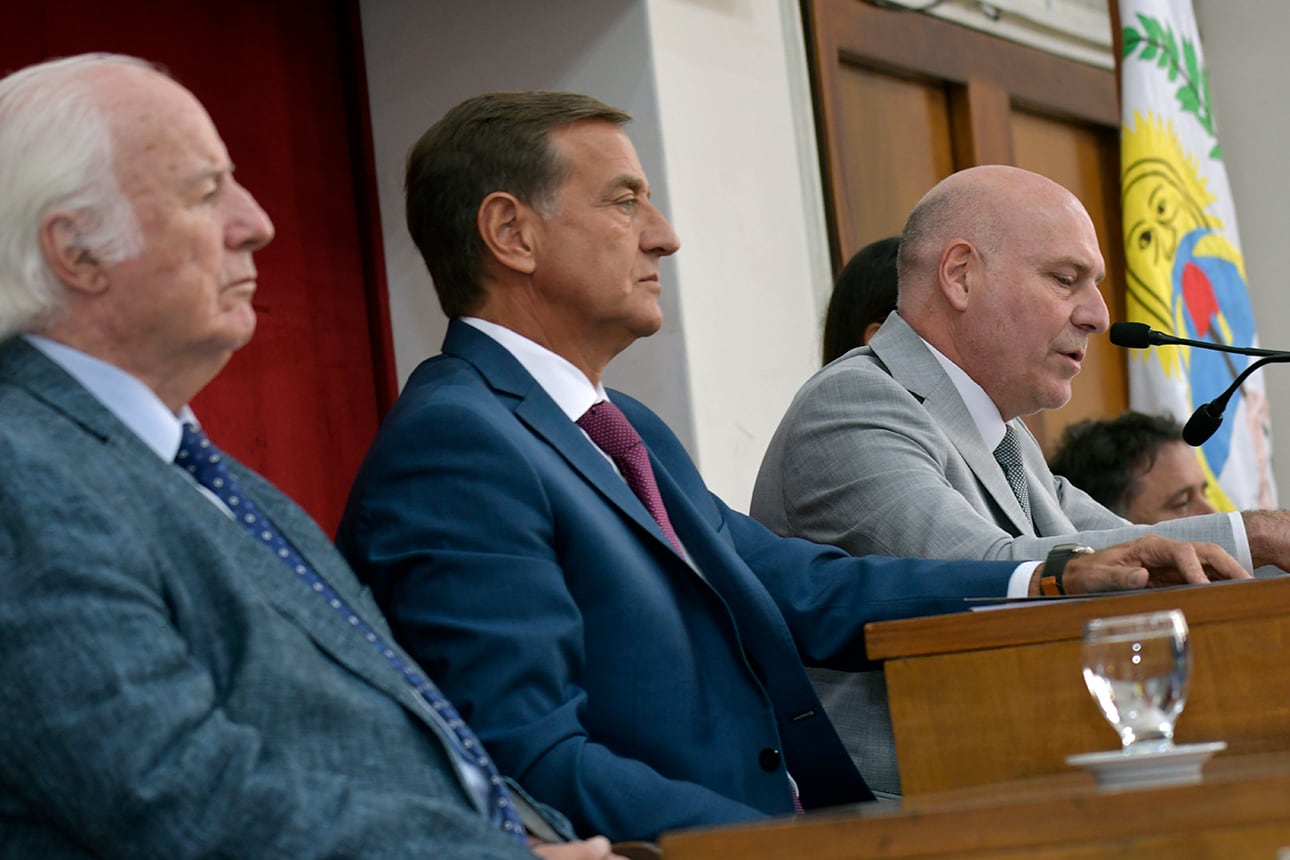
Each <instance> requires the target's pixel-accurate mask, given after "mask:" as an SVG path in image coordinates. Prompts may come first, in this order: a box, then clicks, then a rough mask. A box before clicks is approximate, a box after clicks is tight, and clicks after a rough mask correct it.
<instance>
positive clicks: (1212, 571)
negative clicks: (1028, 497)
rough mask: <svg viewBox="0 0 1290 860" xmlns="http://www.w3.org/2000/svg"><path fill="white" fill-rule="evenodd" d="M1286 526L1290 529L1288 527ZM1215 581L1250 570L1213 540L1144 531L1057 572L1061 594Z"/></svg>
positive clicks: (1034, 590)
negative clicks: (1188, 539) (1189, 539)
mask: <svg viewBox="0 0 1290 860" xmlns="http://www.w3.org/2000/svg"><path fill="white" fill-rule="evenodd" d="M1287 530H1288V532H1290V526H1288V527H1287ZM1043 574H1044V566H1043V565H1042V564H1041V565H1040V566H1039V567H1038V569H1036V570H1035V573H1034V575H1033V576H1032V577H1031V578H1030V593H1031V595H1037V594H1039V580H1040V578H1041V577H1042V576H1043ZM1216 579H1250V573H1249V571H1247V570H1246V569H1245V568H1243V567H1241V566H1240V565H1239V564H1238V563H1237V562H1236V559H1234V558H1232V557H1231V556H1230V555H1228V554H1227V552H1226V551H1225V550H1224V549H1223V548H1222V547H1220V546H1218V545H1217V544H1212V543H1181V542H1179V541H1174V540H1169V539H1168V538H1163V537H1160V536H1159V535H1148V536H1146V537H1141V538H1138V539H1137V540H1133V541H1129V542H1128V543H1122V544H1117V545H1115V546H1113V547H1110V548H1108V549H1104V550H1099V551H1098V552H1095V553H1093V554H1091V555H1081V556H1074V557H1072V558H1071V560H1070V561H1068V562H1067V563H1066V570H1065V572H1064V573H1063V574H1062V587H1063V588H1064V589H1065V590H1066V593H1067V594H1089V593H1092V592H1096V591H1128V590H1130V589H1134V588H1149V587H1159V586H1163V585H1182V584H1184V583H1202V582H1209V581H1211V580H1216Z"/></svg>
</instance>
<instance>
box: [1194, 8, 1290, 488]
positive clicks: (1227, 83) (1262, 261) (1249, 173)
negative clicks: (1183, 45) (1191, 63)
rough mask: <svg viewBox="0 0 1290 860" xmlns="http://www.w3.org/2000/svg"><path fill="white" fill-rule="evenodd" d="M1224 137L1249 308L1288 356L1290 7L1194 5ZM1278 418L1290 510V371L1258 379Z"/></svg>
mask: <svg viewBox="0 0 1290 860" xmlns="http://www.w3.org/2000/svg"><path fill="white" fill-rule="evenodd" d="M1193 8H1194V9H1195V10H1196V25H1197V27H1198V28H1199V29H1200V36H1201V43H1202V45H1203V48H1204V52H1205V62H1206V64H1207V65H1208V67H1209V87H1210V96H1211V97H1212V99H1213V101H1214V114H1215V116H1216V118H1217V121H1218V139H1219V142H1220V143H1221V144H1222V146H1223V161H1224V163H1225V164H1226V166H1227V175H1228V182H1229V183H1230V184H1231V188H1232V198H1233V202H1234V203H1235V205H1236V217H1237V221H1238V223H1239V227H1240V236H1241V252H1242V254H1243V255H1244V257H1245V272H1246V276H1247V278H1248V279H1249V289H1250V301H1251V303H1252V304H1253V305H1254V312H1255V316H1256V318H1257V320H1258V326H1259V340H1260V341H1261V342H1262V343H1263V345H1264V346H1267V347H1273V348H1276V349H1290V289H1288V286H1290V285H1288V284H1287V281H1288V280H1290V278H1288V276H1287V273H1286V269H1285V265H1284V261H1285V251H1284V249H1285V245H1286V230H1287V227H1288V226H1290V224H1287V218H1286V204H1287V202H1288V201H1290V145H1288V144H1287V141H1290V112H1287V110H1286V98H1285V90H1284V86H1283V81H1284V80H1285V79H1286V77H1287V76H1288V75H1290V56H1288V55H1287V53H1286V49H1285V38H1284V34H1285V33H1286V31H1287V29H1290V3H1286V2H1285V0H1240V2H1233V0H1194V3H1193ZM1259 373H1262V374H1263V382H1264V385H1265V387H1266V390H1267V394H1268V400H1269V401H1270V403H1271V412H1272V431H1273V433H1272V448H1273V472H1274V473H1275V475H1276V483H1277V494H1278V498H1279V499H1280V503H1281V504H1282V505H1290V497H1287V495H1286V494H1287V492H1288V491H1290V367H1284V366H1282V367H1268V368H1265V369H1264V370H1261V371H1259Z"/></svg>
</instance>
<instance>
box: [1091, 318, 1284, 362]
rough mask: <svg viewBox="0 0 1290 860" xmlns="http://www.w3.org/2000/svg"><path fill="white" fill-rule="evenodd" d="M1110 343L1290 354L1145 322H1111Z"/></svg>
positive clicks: (1140, 347) (1248, 353)
mask: <svg viewBox="0 0 1290 860" xmlns="http://www.w3.org/2000/svg"><path fill="white" fill-rule="evenodd" d="M1110 337H1111V343H1113V344H1115V345H1116V346H1123V347H1126V348H1128V349H1146V348H1147V347H1150V346H1166V345H1173V346H1194V347H1196V348H1197V349H1213V350H1217V351H1219V352H1233V353H1236V354H1237V355H1264V356H1275V355H1290V352H1284V351H1282V350H1279V349H1259V348H1258V347H1253V346H1229V345H1228V344H1225V343H1214V342H1212V341H1207V340H1188V339H1187V338H1185V337H1174V336H1173V335H1171V334H1167V333H1165V332H1163V331H1156V330H1155V329H1153V328H1152V327H1151V326H1149V325H1147V324H1146V323H1139V322H1118V323H1112V324H1111V331H1110Z"/></svg>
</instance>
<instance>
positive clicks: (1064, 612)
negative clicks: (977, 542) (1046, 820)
mask: <svg viewBox="0 0 1290 860" xmlns="http://www.w3.org/2000/svg"><path fill="white" fill-rule="evenodd" d="M1162 609H1181V610H1182V611H1183V614H1184V615H1186V616H1187V621H1188V623H1189V624H1191V625H1197V624H1207V623H1213V622H1218V621H1230V620H1234V619H1240V618H1254V617H1260V616H1265V615H1281V614H1285V613H1287V612H1290V576H1285V577H1276V578H1272V579H1255V580H1242V581H1240V582H1217V583H1210V584H1209V585H1195V586H1188V587H1183V588H1168V589H1146V590H1144V591H1131V592H1124V593H1121V594H1116V595H1110V596H1105V597H1095V598H1090V599H1086V600H1081V599H1070V600H1058V601H1046V602H1037V603H1034V604H1028V603H1027V604H1018V605H1016V606H1007V607H1003V608H997V609H987V610H983V611H979V612H962V613H956V614H952V615H932V616H927V617H924V618H910V619H907V620H904V621H881V622H872V623H870V624H867V625H865V651H866V653H867V654H868V656H869V658H870V659H871V660H890V659H894V658H900V657H918V656H925V655H930V654H949V653H954V652H959V651H974V650H978V649H984V648H1002V647H1007V646H1011V645H1027V644H1034V643H1037V642H1050V641H1057V640H1062V639H1078V638H1079V637H1080V636H1081V635H1082V634H1083V629H1084V622H1085V621H1087V620H1088V619H1090V618H1098V617H1102V616H1107V615H1130V614H1134V613H1138V612H1154V611H1158V610H1162Z"/></svg>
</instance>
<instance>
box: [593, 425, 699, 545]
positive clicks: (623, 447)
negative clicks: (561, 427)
mask: <svg viewBox="0 0 1290 860" xmlns="http://www.w3.org/2000/svg"><path fill="white" fill-rule="evenodd" d="M578 426H579V427H581V428H582V429H583V430H584V431H585V432H586V434H587V435H588V436H590V437H591V441H592V442H595V443H596V445H597V446H598V447H599V448H600V450H602V451H604V452H605V453H606V454H608V455H609V457H610V459H612V460H613V461H614V465H616V466H617V467H618V471H619V472H621V473H622V475H623V478H624V479H625V480H626V481H627V486H629V487H631V488H632V492H633V493H635V494H636V496H637V497H638V498H639V499H640V500H641V503H642V504H644V505H645V509H646V510H648V511H649V512H650V516H652V517H653V518H654V521H655V522H657V523H658V527H659V528H661V529H662V530H663V534H665V535H667V539H668V540H669V541H671V542H672V546H673V547H675V548H676V551H677V552H678V553H681V555H685V553H684V552H683V551H682V549H681V541H680V540H678V539H677V537H676V532H675V531H674V530H673V529H672V521H671V520H670V519H668V516H667V508H665V507H663V497H662V496H661V495H659V492H658V481H656V480H655V479H654V469H653V467H651V466H650V464H649V451H647V450H645V443H644V442H642V441H641V437H640V434H639V433H637V432H636V429H635V428H634V427H632V425H631V422H629V421H628V420H627V416H626V415H624V414H623V411H622V410H621V409H619V408H618V407H617V406H615V405H614V404H612V403H610V402H609V401H608V400H602V401H600V402H599V403H595V404H593V405H592V407H591V408H590V409H588V410H587V411H586V412H585V413H583V415H582V417H581V418H579V419H578Z"/></svg>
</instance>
